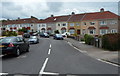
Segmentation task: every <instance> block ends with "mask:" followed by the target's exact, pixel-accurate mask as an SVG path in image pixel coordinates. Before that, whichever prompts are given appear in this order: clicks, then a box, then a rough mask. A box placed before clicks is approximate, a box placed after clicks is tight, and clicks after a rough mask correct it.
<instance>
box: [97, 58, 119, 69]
mask: <svg viewBox="0 0 120 76" xmlns="http://www.w3.org/2000/svg"><path fill="white" fill-rule="evenodd" d="M97 60H98V61H101V62H104V63H107V64H111V65H113V66H117V67H120V66H119V65H117V64H113V63H110V62H107V61H105V60H102V59H97Z"/></svg>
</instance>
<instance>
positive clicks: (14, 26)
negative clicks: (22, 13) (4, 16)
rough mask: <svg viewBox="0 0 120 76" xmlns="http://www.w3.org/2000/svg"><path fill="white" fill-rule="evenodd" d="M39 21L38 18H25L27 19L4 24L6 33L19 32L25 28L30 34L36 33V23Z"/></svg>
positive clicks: (9, 21)
mask: <svg viewBox="0 0 120 76" xmlns="http://www.w3.org/2000/svg"><path fill="white" fill-rule="evenodd" d="M37 21H38V19H36V18H25V19H17V20H8V21H6V22H3V23H2V26H3V30H4V31H7V30H8V31H18V30H19V29H22V28H25V29H27V30H28V32H36V31H37V27H36V22H37Z"/></svg>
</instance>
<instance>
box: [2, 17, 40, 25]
mask: <svg viewBox="0 0 120 76" xmlns="http://www.w3.org/2000/svg"><path fill="white" fill-rule="evenodd" d="M37 21H38V19H36V18H25V19H17V20H9V21H6V22H3V23H2V25H7V24H23V23H36V22H37Z"/></svg>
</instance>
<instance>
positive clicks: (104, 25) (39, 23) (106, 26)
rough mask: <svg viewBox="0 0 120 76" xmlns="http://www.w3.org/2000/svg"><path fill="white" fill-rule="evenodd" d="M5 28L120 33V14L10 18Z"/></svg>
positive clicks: (81, 34) (31, 30)
mask: <svg viewBox="0 0 120 76" xmlns="http://www.w3.org/2000/svg"><path fill="white" fill-rule="evenodd" d="M2 25H3V28H2V29H3V30H9V31H10V30H11V31H17V30H18V29H19V28H27V29H28V32H49V33H50V34H54V31H55V30H58V31H59V32H60V33H61V34H62V33H64V32H70V34H71V35H79V36H84V35H85V34H90V35H93V36H98V35H104V34H107V33H117V32H119V33H120V16H118V15H116V14H114V13H112V12H110V11H104V9H103V8H101V9H100V11H99V12H92V13H82V14H75V13H74V12H72V14H71V15H63V16H54V15H51V17H48V18H46V19H41V20H38V19H37V18H27V19H17V20H10V21H7V22H5V23H3V24H2Z"/></svg>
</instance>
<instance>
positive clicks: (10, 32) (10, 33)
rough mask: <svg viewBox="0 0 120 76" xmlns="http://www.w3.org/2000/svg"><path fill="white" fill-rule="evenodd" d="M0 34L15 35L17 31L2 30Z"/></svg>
mask: <svg viewBox="0 0 120 76" xmlns="http://www.w3.org/2000/svg"><path fill="white" fill-rule="evenodd" d="M2 36H17V33H16V32H15V31H4V32H2Z"/></svg>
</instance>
